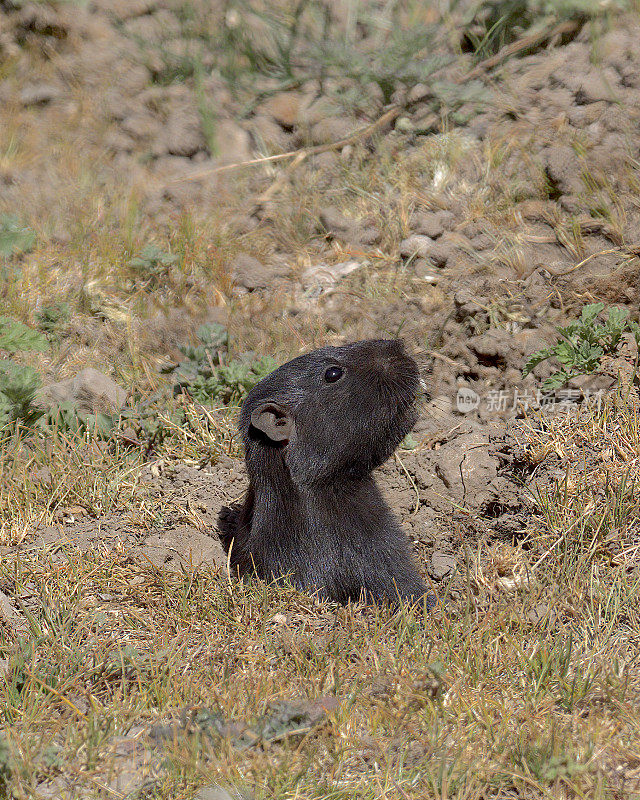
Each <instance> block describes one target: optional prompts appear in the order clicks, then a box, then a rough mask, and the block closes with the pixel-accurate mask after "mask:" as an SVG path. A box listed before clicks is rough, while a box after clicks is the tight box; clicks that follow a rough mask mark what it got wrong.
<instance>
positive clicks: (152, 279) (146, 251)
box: [129, 244, 178, 284]
mask: <svg viewBox="0 0 640 800" xmlns="http://www.w3.org/2000/svg"><path fill="white" fill-rule="evenodd" d="M177 260H178V257H177V256H174V255H172V254H171V253H167V252H166V251H164V250H162V249H161V248H160V247H158V246H157V245H155V244H148V245H145V246H144V247H143V248H142V250H141V251H140V252H139V253H138V255H137V256H134V257H133V258H132V259H130V261H129V267H130V268H131V270H133V272H134V273H135V274H136V276H137V277H138V278H140V279H141V280H144V281H147V282H149V283H153V284H155V283H157V282H158V281H159V280H161V279H162V278H165V277H166V275H167V273H168V271H169V268H170V267H172V266H173V265H174V264H175V263H176V261H177Z"/></svg>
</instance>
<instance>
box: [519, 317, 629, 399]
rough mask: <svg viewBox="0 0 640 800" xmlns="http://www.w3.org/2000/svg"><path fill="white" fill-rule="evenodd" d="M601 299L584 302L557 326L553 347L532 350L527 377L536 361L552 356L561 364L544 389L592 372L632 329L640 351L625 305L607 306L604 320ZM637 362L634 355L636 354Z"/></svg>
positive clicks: (525, 367) (615, 351)
mask: <svg viewBox="0 0 640 800" xmlns="http://www.w3.org/2000/svg"><path fill="white" fill-rule="evenodd" d="M604 307H605V306H604V303H592V304H591V305H588V306H584V308H583V309H582V313H581V314H580V318H579V319H577V320H575V321H574V322H571V323H570V324H569V325H567V326H566V327H565V328H558V329H557V330H558V333H559V334H560V335H561V336H562V339H561V340H560V341H559V342H558V343H557V344H555V345H554V346H553V347H549V348H547V349H545V350H538V351H537V352H535V353H534V354H533V355H532V356H531V357H530V358H529V360H528V361H527V363H526V364H525V365H524V368H523V370H522V375H523V376H524V377H526V376H527V375H528V374H529V373H530V372H531V371H532V370H533V369H534V368H535V367H537V366H538V364H541V363H542V362H543V361H546V360H547V359H549V358H555V359H556V361H558V362H559V363H560V364H561V365H562V366H561V368H560V369H559V370H558V371H557V372H554V373H553V375H551V376H550V377H549V378H547V380H546V381H545V382H544V383H543V387H544V388H545V389H550V390H551V389H557V388H559V387H560V386H563V385H564V384H565V383H567V381H568V380H570V379H571V378H575V377H577V376H578V375H591V374H592V373H594V372H597V371H598V370H599V368H600V365H601V361H602V357H603V356H605V355H614V354H615V353H617V351H618V348H619V347H620V344H621V343H622V337H623V335H624V334H625V333H631V334H632V335H633V338H634V339H635V342H636V347H637V348H638V351H639V352H640V325H639V324H638V323H637V322H633V321H632V320H630V319H629V318H628V317H629V312H628V311H627V309H624V308H614V307H610V308H609V309H608V313H607V318H606V320H605V321H604V322H598V316H599V315H600V313H601V312H602V311H604ZM636 366H637V357H636Z"/></svg>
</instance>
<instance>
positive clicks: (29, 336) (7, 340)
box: [0, 317, 49, 430]
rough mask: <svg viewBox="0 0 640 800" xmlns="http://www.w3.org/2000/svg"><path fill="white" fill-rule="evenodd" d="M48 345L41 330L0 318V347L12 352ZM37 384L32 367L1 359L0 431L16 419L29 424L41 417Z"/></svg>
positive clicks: (6, 318)
mask: <svg viewBox="0 0 640 800" xmlns="http://www.w3.org/2000/svg"><path fill="white" fill-rule="evenodd" d="M48 348H49V343H48V341H47V340H46V338H45V337H44V336H43V335H42V334H41V333H38V332H37V331H34V330H33V329H32V328H29V327H27V326H26V325H23V324H22V323H21V322H17V321H16V320H13V319H10V318H9V317H0V350H4V351H6V352H8V353H9V354H10V355H13V354H14V353H17V352H19V351H29V350H32V351H41V352H42V351H45V350H47V349H48ZM39 386H40V378H39V376H38V373H37V372H36V371H35V370H34V369H32V368H31V367H27V366H23V365H22V364H17V363H16V362H15V361H13V359H11V358H4V359H2V360H0V430H1V429H3V428H5V427H6V426H7V425H9V424H11V423H14V422H17V421H18V420H19V421H21V422H22V423H23V424H25V425H32V424H33V423H34V422H36V421H37V420H38V419H39V418H40V417H41V416H42V410H41V409H39V408H37V407H36V406H35V405H34V399H35V395H36V391H37V389H38V387H39Z"/></svg>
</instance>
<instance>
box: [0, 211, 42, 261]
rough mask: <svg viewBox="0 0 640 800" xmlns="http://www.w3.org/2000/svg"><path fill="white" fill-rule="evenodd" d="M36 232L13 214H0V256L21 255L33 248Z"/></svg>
mask: <svg viewBox="0 0 640 800" xmlns="http://www.w3.org/2000/svg"><path fill="white" fill-rule="evenodd" d="M35 243H36V234H35V232H34V231H32V230H31V228H28V227H26V226H25V225H23V224H22V223H21V222H20V220H19V219H18V217H15V216H13V214H2V216H0V257H2V256H4V257H5V258H9V257H10V256H15V255H22V253H28V252H29V251H30V250H33V248H34V246H35Z"/></svg>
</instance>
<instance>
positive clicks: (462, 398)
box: [456, 386, 480, 414]
mask: <svg viewBox="0 0 640 800" xmlns="http://www.w3.org/2000/svg"><path fill="white" fill-rule="evenodd" d="M479 405H480V395H479V394H477V393H476V392H474V391H473V389H469V388H468V387H467V386H462V387H460V389H458V393H457V394H456V408H457V409H458V411H459V412H460V413H461V414H468V413H469V412H470V411H473V410H475V409H476V408H478V406H479Z"/></svg>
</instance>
